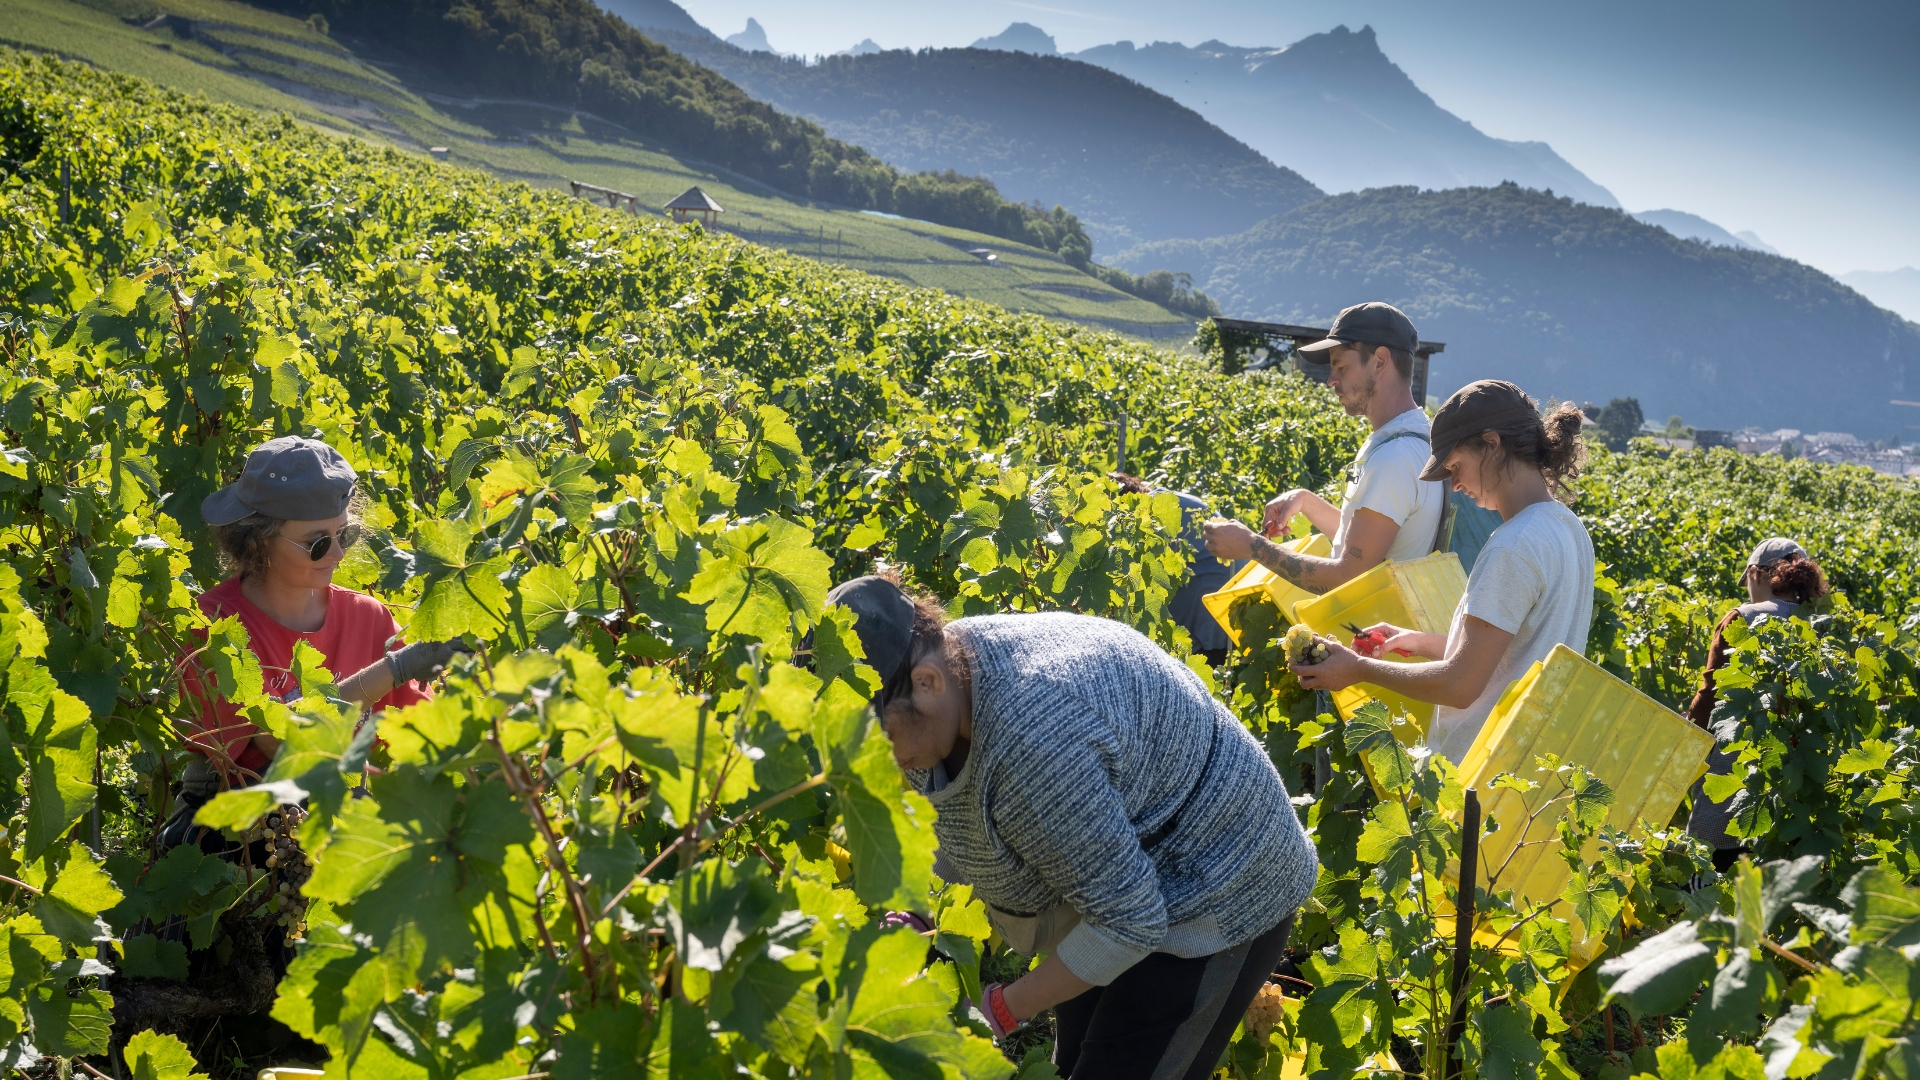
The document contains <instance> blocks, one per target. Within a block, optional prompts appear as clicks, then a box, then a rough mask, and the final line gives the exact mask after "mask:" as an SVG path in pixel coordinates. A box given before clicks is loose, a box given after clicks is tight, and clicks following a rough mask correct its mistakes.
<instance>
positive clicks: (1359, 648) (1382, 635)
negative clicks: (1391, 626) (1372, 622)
mask: <svg viewBox="0 0 1920 1080" xmlns="http://www.w3.org/2000/svg"><path fill="white" fill-rule="evenodd" d="M1343 625H1344V626H1345V627H1346V629H1347V633H1349V634H1352V635H1353V651H1354V652H1357V653H1359V654H1360V655H1362V656H1374V655H1377V654H1378V653H1379V652H1380V646H1382V645H1385V644H1386V643H1387V632H1386V631H1385V630H1372V631H1368V630H1362V629H1360V628H1359V627H1357V626H1355V625H1353V624H1352V623H1345V624H1343ZM1393 652H1394V655H1395V656H1412V655H1413V654H1412V653H1410V652H1408V651H1407V650H1405V649H1395V650H1393Z"/></svg>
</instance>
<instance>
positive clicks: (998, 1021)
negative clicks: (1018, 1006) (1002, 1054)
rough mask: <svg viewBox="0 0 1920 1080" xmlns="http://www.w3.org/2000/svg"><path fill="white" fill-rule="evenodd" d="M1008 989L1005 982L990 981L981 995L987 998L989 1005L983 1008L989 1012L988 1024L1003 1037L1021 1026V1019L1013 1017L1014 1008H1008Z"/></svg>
mask: <svg viewBox="0 0 1920 1080" xmlns="http://www.w3.org/2000/svg"><path fill="white" fill-rule="evenodd" d="M1006 989H1007V988H1006V985H1005V984H1003V983H988V984H987V988H986V990H985V991H984V992H983V993H981V995H980V996H981V997H983V998H986V999H987V1000H986V1006H987V1007H986V1009H985V1010H983V1011H984V1012H985V1013H986V1014H987V1026H988V1027H990V1028H992V1029H993V1033H994V1035H995V1036H997V1037H999V1038H1002V1039H1004V1038H1006V1037H1007V1036H1008V1035H1010V1034H1012V1033H1013V1032H1015V1031H1017V1030H1019V1028H1020V1021H1018V1020H1016V1019H1014V1018H1013V1010H1012V1009H1009V1008H1007V996H1006Z"/></svg>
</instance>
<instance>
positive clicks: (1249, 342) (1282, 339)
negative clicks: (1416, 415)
mask: <svg viewBox="0 0 1920 1080" xmlns="http://www.w3.org/2000/svg"><path fill="white" fill-rule="evenodd" d="M1213 325H1214V328H1215V329H1216V330H1218V331H1219V334H1220V352H1221V354H1222V355H1223V357H1224V358H1225V361H1226V362H1225V364H1224V365H1223V367H1224V368H1225V370H1226V371H1227V373H1228V374H1232V373H1234V372H1238V371H1246V370H1250V369H1251V370H1255V371H1258V370H1261V369H1264V368H1271V367H1278V366H1280V364H1281V363H1283V362H1285V361H1286V360H1288V359H1290V358H1292V356H1293V354H1294V351H1295V350H1296V349H1298V348H1299V347H1300V346H1302V345H1311V344H1313V343H1314V342H1316V341H1323V340H1325V339H1326V336H1327V331H1326V330H1325V329H1324V328H1319V327H1312V326H1294V325H1292V324H1290V323H1266V322H1254V321H1253V320H1251V319H1222V318H1218V317H1216V318H1215V319H1214V320H1213ZM1419 346H1420V347H1419V348H1417V349H1415V350H1414V353H1413V386H1412V390H1413V400H1414V403H1415V404H1421V405H1424V404H1425V403H1426V400H1427V366H1428V363H1429V361H1430V360H1431V359H1432V357H1433V354H1434V353H1437V352H1445V351H1446V348H1447V344H1446V342H1444V341H1422V342H1420V343H1419ZM1294 370H1295V371H1298V372H1300V374H1302V375H1305V376H1306V377H1307V378H1309V379H1312V380H1313V381H1314V382H1320V383H1324V382H1326V381H1327V375H1328V371H1329V369H1328V368H1327V367H1325V366H1324V365H1320V364H1295V365H1294Z"/></svg>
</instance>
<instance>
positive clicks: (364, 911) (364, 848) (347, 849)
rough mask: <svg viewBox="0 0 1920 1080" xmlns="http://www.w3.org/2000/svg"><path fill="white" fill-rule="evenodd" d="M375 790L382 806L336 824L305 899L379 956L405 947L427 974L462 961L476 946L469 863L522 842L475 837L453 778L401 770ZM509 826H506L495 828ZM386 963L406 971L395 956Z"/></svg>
mask: <svg viewBox="0 0 1920 1080" xmlns="http://www.w3.org/2000/svg"><path fill="white" fill-rule="evenodd" d="M369 786H370V788H371V790H372V792H373V798H371V799H355V800H351V801H349V802H348V803H347V804H346V806H345V807H344V808H343V809H342V811H341V812H340V814H339V815H338V816H337V817H336V818H334V821H333V831H332V838H331V840H330V841H329V842H328V844H327V846H326V848H325V849H324V850H322V851H321V852H319V853H318V854H317V855H315V856H314V863H315V865H314V871H313V876H312V877H311V878H309V879H308V880H307V883H306V886H305V888H304V891H305V892H306V894H307V895H308V896H310V897H313V898H316V899H320V900H325V901H327V902H329V903H331V904H333V905H335V907H336V909H337V910H338V911H339V912H340V915H341V917H342V918H343V919H347V920H349V921H351V922H352V924H353V927H354V929H355V930H356V931H358V932H359V933H362V934H366V935H368V936H369V938H370V940H371V941H372V943H373V946H374V948H376V949H382V950H385V949H389V948H391V947H392V946H393V944H394V943H396V942H404V943H405V944H406V945H407V946H408V947H409V948H412V947H417V948H419V949H421V950H423V954H422V956H421V958H420V959H421V962H422V963H424V964H433V963H435V962H438V961H441V960H457V959H459V958H460V957H462V956H463V955H464V954H465V953H466V951H467V950H468V949H469V948H471V947H472V944H473V934H472V931H471V929H470V927H469V924H468V922H467V918H466V909H465V907H464V906H463V905H462V903H461V902H460V901H459V899H458V898H457V897H456V895H455V894H456V893H457V892H458V891H459V888H460V885H461V880H462V868H461V861H462V856H464V855H466V854H468V853H469V852H470V851H474V850H481V849H484V850H487V851H489V852H491V851H497V850H498V849H499V847H501V846H504V845H505V844H507V843H512V842H515V840H514V838H513V837H512V836H511V835H507V836H501V835H493V836H485V835H479V836H469V835H468V834H467V832H466V830H465V825H467V824H468V821H467V815H466V814H465V813H464V812H463V811H464V810H465V809H466V799H464V798H462V797H461V796H460V793H459V792H458V791H457V790H456V788H455V785H454V783H453V781H452V779H451V778H449V777H447V776H444V775H443V776H438V777H433V778H431V779H429V778H428V777H427V776H426V775H425V774H423V773H422V772H421V771H420V770H418V769H415V768H413V767H411V766H401V767H399V768H396V769H394V770H393V771H391V772H387V773H383V774H381V775H379V776H376V777H374V778H373V779H372V781H371V783H370V785H369ZM483 786H485V785H483ZM505 821H506V819H505V817H504V816H501V817H499V818H497V819H496V825H495V828H496V829H499V828H501V827H502V826H503V825H504V822H505ZM521 823H522V825H523V826H525V824H526V823H525V822H524V819H523V820H522V822H521ZM526 827H528V828H530V826H526ZM384 960H385V961H386V962H387V963H389V964H395V963H399V961H398V958H397V957H393V956H387V957H385V958H384ZM413 981H414V980H413V979H411V978H409V979H407V980H406V982H407V984H408V985H411V983H412V982H413Z"/></svg>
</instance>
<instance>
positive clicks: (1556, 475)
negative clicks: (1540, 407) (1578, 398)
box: [1477, 398, 1587, 502]
mask: <svg viewBox="0 0 1920 1080" xmlns="http://www.w3.org/2000/svg"><path fill="white" fill-rule="evenodd" d="M1527 400H1528V402H1529V403H1531V402H1532V401H1533V399H1532V398H1528V399H1527ZM1585 422H1586V417H1585V416H1584V415H1582V414H1581V412H1580V409H1579V407H1578V406H1576V405H1572V404H1564V403H1563V404H1561V405H1560V406H1559V407H1557V408H1555V409H1554V410H1553V411H1552V412H1550V413H1548V414H1547V415H1545V416H1539V415H1537V414H1536V415H1534V416H1532V417H1528V418H1522V419H1517V420H1512V421H1508V422H1506V423H1503V424H1500V425H1498V426H1496V427H1490V428H1488V429H1487V431H1490V432H1492V433H1493V434H1495V435H1498V436H1500V449H1501V451H1502V453H1501V456H1500V459H1499V461H1498V463H1497V464H1498V465H1499V466H1500V467H1502V468H1511V467H1512V466H1513V463H1514V462H1516V461H1521V462H1525V463H1526V464H1528V465H1532V466H1533V467H1534V468H1536V469H1539V470H1540V472H1541V474H1542V475H1544V476H1545V477H1546V478H1547V488H1548V489H1549V490H1550V491H1552V492H1553V497H1554V498H1556V499H1558V500H1560V501H1561V502H1572V501H1573V495H1574V491H1573V481H1574V479H1575V478H1576V477H1578V476H1579V475H1580V470H1582V469H1584V468H1585V467H1586V464H1587V444H1586V441H1585V440H1583V439H1582V438H1581V437H1580V428H1581V427H1582V426H1583V425H1584V424H1585ZM1485 435H1486V432H1482V433H1480V435H1479V436H1478V437H1477V441H1478V447H1477V448H1478V449H1479V450H1480V455H1481V460H1482V461H1485V460H1486V459H1487V456H1488V455H1489V454H1491V453H1492V451H1493V447H1492V446H1491V445H1490V444H1488V443H1486V442H1485V441H1484V439H1485Z"/></svg>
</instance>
